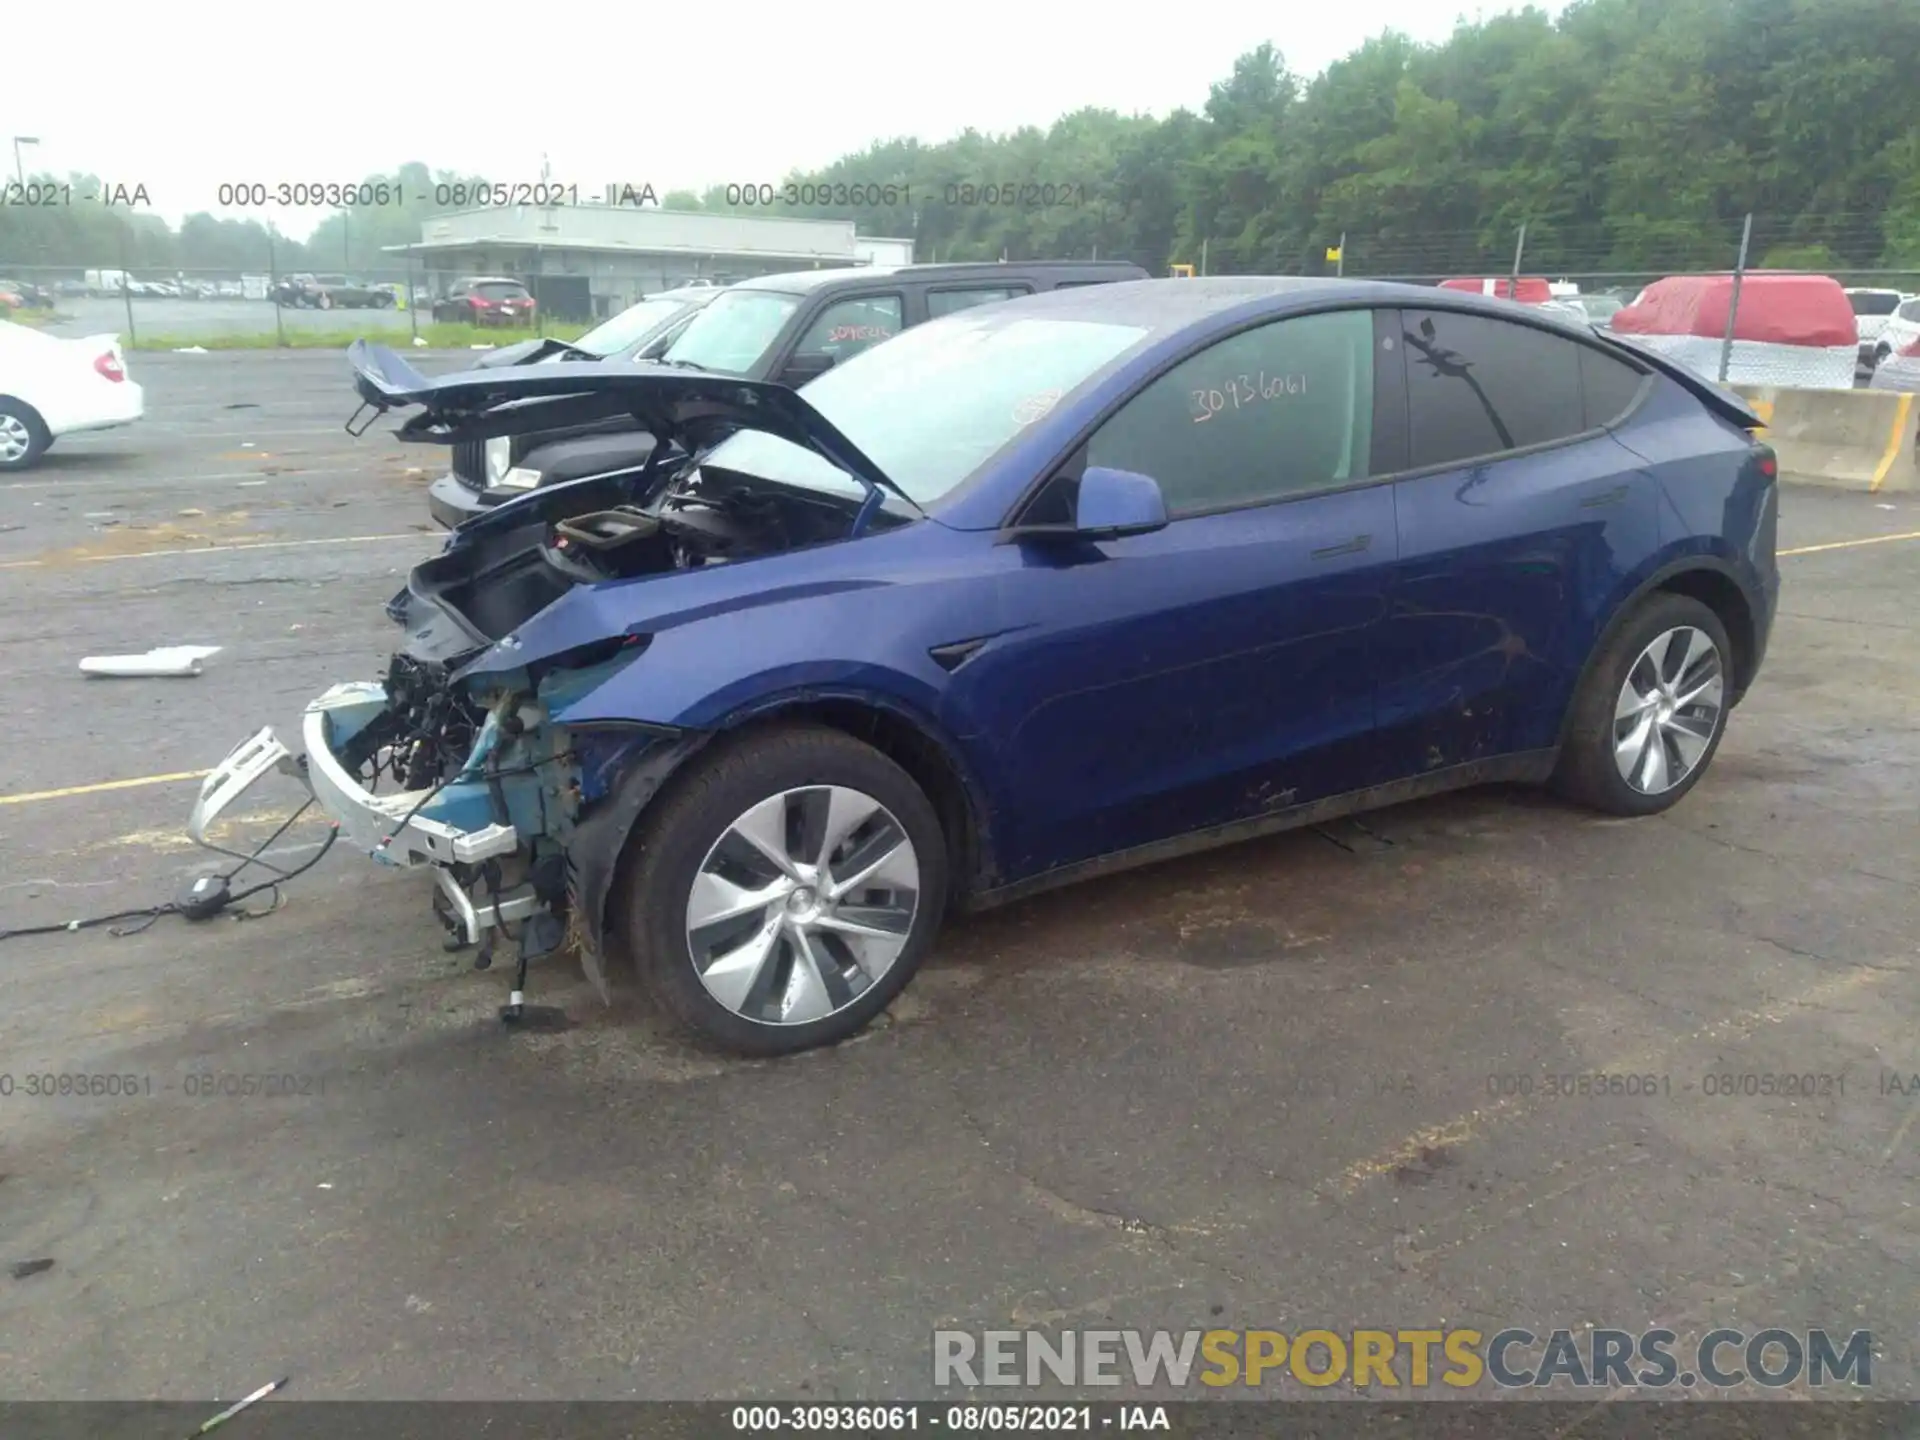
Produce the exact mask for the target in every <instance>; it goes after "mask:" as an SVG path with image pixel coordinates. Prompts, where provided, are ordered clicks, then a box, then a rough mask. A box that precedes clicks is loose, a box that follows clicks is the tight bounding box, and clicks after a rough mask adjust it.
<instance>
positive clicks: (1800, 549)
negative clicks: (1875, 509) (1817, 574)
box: [1774, 530, 1920, 560]
mask: <svg viewBox="0 0 1920 1440" xmlns="http://www.w3.org/2000/svg"><path fill="white" fill-rule="evenodd" d="M1894 540H1920V530H1908V531H1906V532H1905V533H1904V534H1900V535H1869V536H1867V537H1866V538H1865V539H1864V540H1834V541H1832V542H1830V543H1828V544H1826V545H1800V546H1797V547H1795V548H1794V549H1792V550H1778V551H1775V552H1774V553H1775V554H1777V555H1778V556H1780V558H1781V559H1783V560H1784V559H1785V558H1786V557H1787V556H1789V555H1818V554H1819V553H1820V552H1821V551H1823V550H1852V549H1854V548H1855V547H1856V546H1860V545H1885V544H1887V543H1889V542H1890V541H1894Z"/></svg>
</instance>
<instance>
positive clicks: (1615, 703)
mask: <svg viewBox="0 0 1920 1440" xmlns="http://www.w3.org/2000/svg"><path fill="white" fill-rule="evenodd" d="M1732 658H1733V647H1732V645H1731V644H1729V643H1728V640H1727V631H1726V627H1725V626H1724V625H1722V624H1721V623H1720V617H1719V616H1718V615H1716V614H1714V612H1713V611H1712V610H1711V609H1709V608H1708V607H1707V606H1706V605H1704V604H1702V603H1701V602H1700V601H1698V600H1695V599H1693V598H1692V597H1691V596H1687V595H1673V594H1659V595H1655V596H1654V597H1653V598H1652V599H1650V600H1648V601H1647V602H1646V603H1644V604H1642V605H1641V606H1640V607H1639V608H1638V609H1636V610H1635V611H1634V612H1633V613H1632V614H1631V615H1630V616H1629V617H1628V618H1627V620H1626V621H1625V623H1623V624H1622V625H1621V626H1620V627H1619V628H1618V629H1617V630H1616V631H1615V632H1614V633H1613V635H1612V636H1611V637H1610V638H1609V639H1608V640H1607V641H1606V642H1605V643H1604V644H1603V646H1602V648H1601V650H1600V652H1599V654H1598V655H1596V656H1595V657H1594V661H1593V664H1592V666H1591V667H1590V668H1589V670H1588V672H1587V677H1586V679H1585V681H1584V682H1583V683H1582V685H1581V688H1580V693H1579V694H1578V695H1577V696H1576V697H1575V699H1574V703H1573V713H1572V716H1571V717H1570V719H1569V722H1568V727H1567V737H1566V742H1565V744H1564V746H1563V748H1562V751H1561V758H1560V766H1559V769H1558V771H1557V772H1556V774H1555V776H1554V780H1555V784H1556V786H1557V787H1558V788H1559V789H1560V790H1561V791H1563V792H1564V793H1565V794H1567V795H1569V796H1571V797H1572V798H1574V799H1576V800H1579V801H1582V802H1584V803H1585V804H1588V805H1591V806H1593V807H1594V808H1595V809H1597V810H1604V811H1606V812H1608V813H1609V814H1613V815H1656V814H1658V813H1659V812H1661V811H1662V810H1666V809H1668V808H1670V807H1671V806H1673V805H1675V804H1677V803H1678V802H1679V800H1680V798H1681V797H1682V796H1683V795H1685V794H1686V793H1687V792H1688V791H1689V790H1691V789H1692V788H1693V787H1694V786H1695V785H1696V784H1698V783H1699V780H1700V777H1701V776H1702V775H1703V774H1705V773H1706V769H1707V766H1708V764H1709V763H1711V762H1712V760H1713V756H1714V752H1715V751H1716V750H1717V749H1719V746H1720V737H1721V736H1722V735H1723V734H1725V733H1726V724H1727V709H1728V701H1729V697H1730V695H1731V693H1732V686H1733V674H1732Z"/></svg>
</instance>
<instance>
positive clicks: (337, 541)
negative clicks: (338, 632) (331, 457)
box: [0, 530, 431, 570]
mask: <svg viewBox="0 0 1920 1440" xmlns="http://www.w3.org/2000/svg"><path fill="white" fill-rule="evenodd" d="M429 538H431V537H429V536H427V535H426V534H424V533H422V532H421V531H418V530H406V531H402V532H401V533H400V534H397V535H334V536H329V537H326V538H323V539H318V540H250V541H248V542H247V543H246V544H244V545H194V546H190V547H187V548H185V549H180V550H141V551H137V552H134V553H131V554H126V555H74V556H70V557H68V558H67V559H65V560H7V561H0V570H41V569H51V570H57V569H59V568H60V567H61V566H63V565H104V564H106V563H107V562H108V561H110V560H157V559H160V558H162V557H165V556H180V555H231V554H233V553H235V552H236V551H240V550H298V549H301V548H304V547H307V546H312V545H372V544H375V543H379V542H383V541H388V540H426V539H429Z"/></svg>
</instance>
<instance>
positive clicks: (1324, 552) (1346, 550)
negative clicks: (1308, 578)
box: [1313, 535, 1373, 560]
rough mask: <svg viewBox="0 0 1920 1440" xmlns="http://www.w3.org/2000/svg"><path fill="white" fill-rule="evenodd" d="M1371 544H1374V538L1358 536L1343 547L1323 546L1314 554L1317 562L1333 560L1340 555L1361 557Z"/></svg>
mask: <svg viewBox="0 0 1920 1440" xmlns="http://www.w3.org/2000/svg"><path fill="white" fill-rule="evenodd" d="M1371 544H1373V536H1371V535H1356V536H1354V537H1353V538H1352V539H1351V540H1349V541H1347V542H1346V543H1345V544H1342V545H1326V546H1322V547H1321V548H1320V549H1318V550H1316V551H1314V552H1313V558H1314V559H1316V560H1332V559H1334V558H1335V557H1337V556H1340V555H1359V554H1362V553H1364V552H1365V550H1366V548H1367V547H1368V546H1369V545H1371Z"/></svg>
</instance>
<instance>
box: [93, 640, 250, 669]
mask: <svg viewBox="0 0 1920 1440" xmlns="http://www.w3.org/2000/svg"><path fill="white" fill-rule="evenodd" d="M219 653H220V647H219V646H218V645H162V646H160V647H159V648H157V649H154V650H149V651H147V653H146V654H144V655H89V656H87V658H86V659H84V660H82V661H81V662H80V673H81V674H82V675H126V676H135V675H141V676H144V675H198V674H199V673H200V662H201V661H202V660H205V659H206V658H207V657H208V656H209V655H218V654H219Z"/></svg>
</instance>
